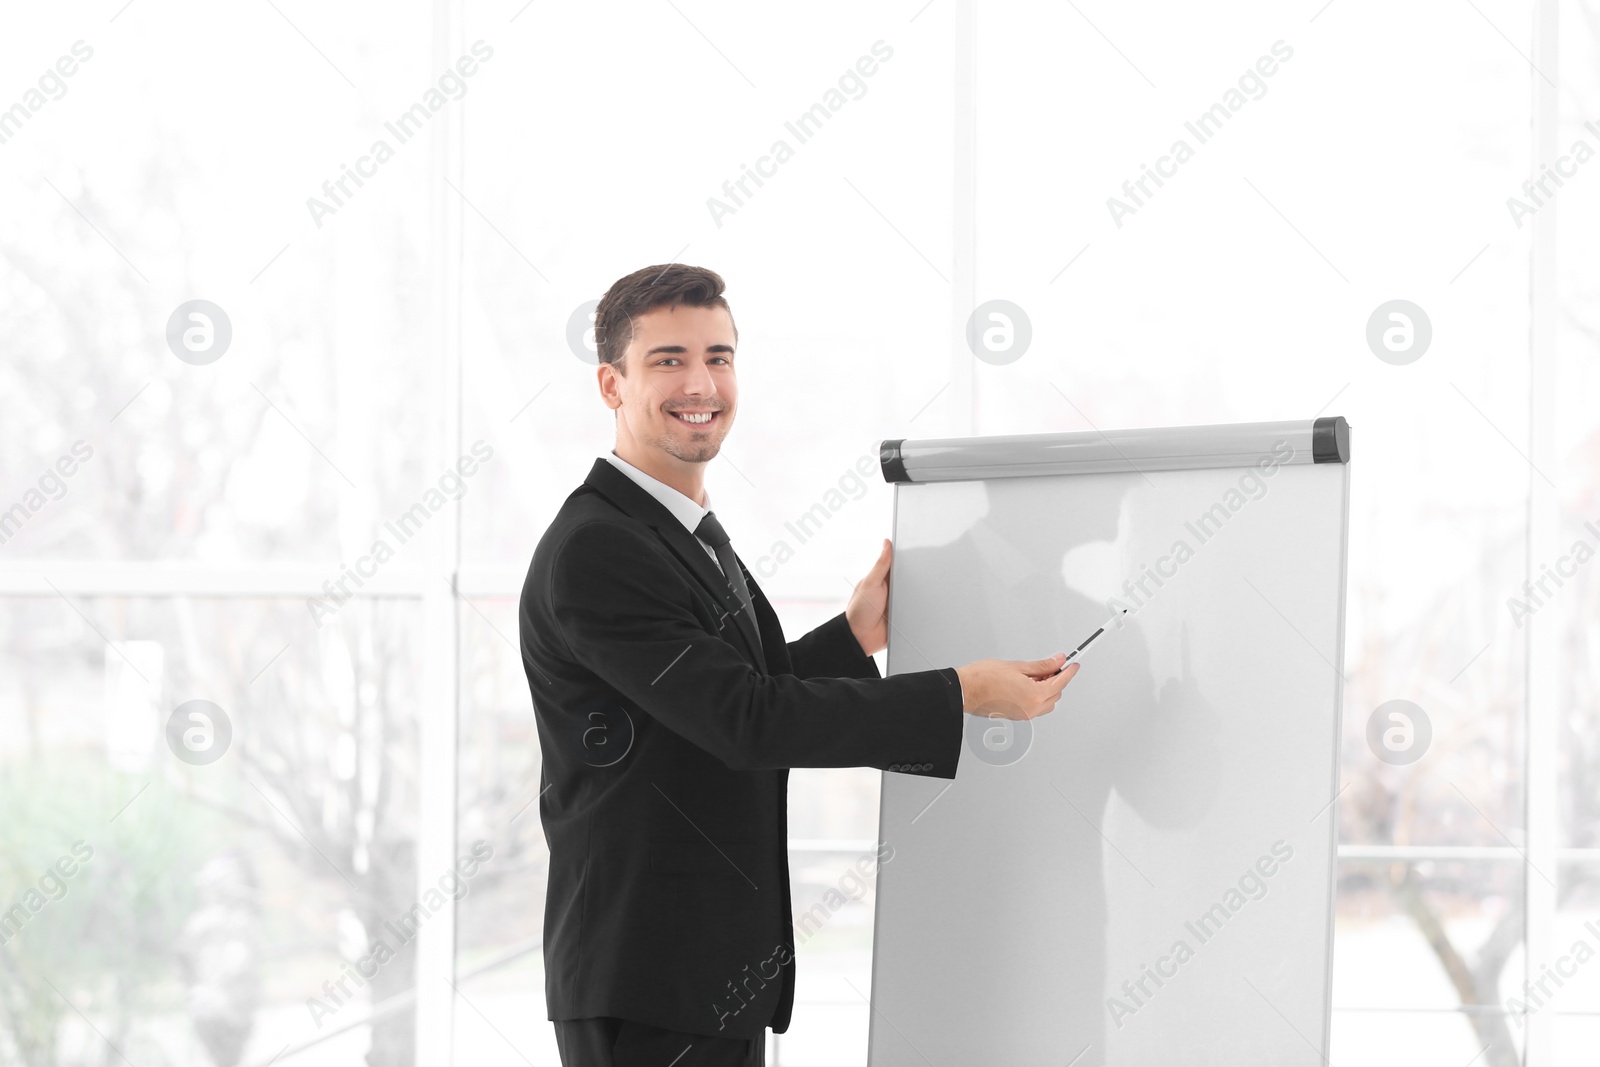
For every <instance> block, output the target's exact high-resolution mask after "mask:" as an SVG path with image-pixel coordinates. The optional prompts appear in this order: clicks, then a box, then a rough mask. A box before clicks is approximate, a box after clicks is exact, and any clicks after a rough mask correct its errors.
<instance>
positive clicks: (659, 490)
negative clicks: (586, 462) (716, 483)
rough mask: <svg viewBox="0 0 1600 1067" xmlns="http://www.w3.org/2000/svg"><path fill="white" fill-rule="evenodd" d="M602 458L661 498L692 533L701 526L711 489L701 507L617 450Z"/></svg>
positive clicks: (709, 508)
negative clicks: (704, 504)
mask: <svg viewBox="0 0 1600 1067" xmlns="http://www.w3.org/2000/svg"><path fill="white" fill-rule="evenodd" d="M600 458H602V459H604V460H607V461H609V462H610V463H611V465H612V466H613V467H615V468H617V470H619V471H621V472H622V473H623V474H626V475H627V476H628V477H629V478H632V479H633V480H634V481H635V482H636V483H638V485H639V488H641V489H643V490H644V491H645V492H647V493H649V494H650V495H651V496H653V497H655V498H656V499H657V500H659V501H660V502H661V505H662V507H664V508H666V509H667V510H668V511H670V512H672V517H673V518H675V519H677V520H678V521H679V522H681V523H683V527H684V529H686V530H688V531H689V532H690V533H694V532H695V530H696V529H698V528H699V526H700V520H701V519H704V518H705V517H706V512H708V511H710V510H711V492H710V490H707V491H706V506H705V507H701V506H700V505H699V504H696V503H695V502H694V501H693V500H690V499H689V498H688V497H686V496H684V495H683V494H682V493H680V492H678V490H676V489H674V488H672V486H670V485H668V484H667V483H666V482H663V481H662V480H661V479H659V478H656V477H654V476H652V475H649V474H646V473H645V472H644V471H642V470H640V469H639V468H638V467H635V466H634V465H633V464H632V463H629V462H628V461H627V460H625V459H623V458H622V457H621V456H619V455H617V454H616V453H615V452H607V453H605V454H604V455H603V456H601V457H600Z"/></svg>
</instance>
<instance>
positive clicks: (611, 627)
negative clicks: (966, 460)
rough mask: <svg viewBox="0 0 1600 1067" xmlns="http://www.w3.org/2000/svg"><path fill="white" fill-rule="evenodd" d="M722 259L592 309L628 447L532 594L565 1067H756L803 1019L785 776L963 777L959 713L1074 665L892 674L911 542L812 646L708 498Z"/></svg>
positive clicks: (1031, 708)
mask: <svg viewBox="0 0 1600 1067" xmlns="http://www.w3.org/2000/svg"><path fill="white" fill-rule="evenodd" d="M722 293H723V282H722V279H721V278H720V277H719V276H718V275H717V274H716V273H715V272H713V271H710V270H706V269H704V268H700V267H689V266H684V265H681V264H668V265H664V266H655V267H647V268H645V269H644V270H640V271H636V272H634V273H633V274H630V275H628V276H627V277H625V278H622V279H620V280H618V281H617V282H616V283H615V284H613V285H612V286H611V288H610V289H609V290H608V291H607V292H606V294H605V296H604V298H602V299H601V301H600V304H599V307H598V308H597V309H596V313H595V336H596V338H597V341H598V345H599V355H600V365H599V367H598V370H597V373H598V382H599V387H600V397H601V399H602V400H603V401H604V402H605V404H606V406H607V407H609V408H611V409H612V410H613V411H614V412H615V413H616V445H615V447H614V448H613V450H612V451H611V452H610V453H609V454H606V455H603V456H601V457H600V458H598V459H597V460H595V462H594V466H593V467H592V468H591V469H590V471H589V474H588V476H587V477H586V478H585V479H584V482H583V484H582V485H580V486H579V487H578V488H577V489H576V490H574V491H573V492H572V494H571V495H570V496H568V497H567V499H566V500H565V502H564V503H563V504H562V506H561V509H560V511H559V512H558V513H557V515H556V517H555V520H554V521H553V522H552V523H551V525H550V528H549V529H548V530H546V531H545V533H544V536H543V537H541V538H540V539H539V545H538V547H537V549H535V551H534V554H533V562H532V564H531V565H530V567H529V568H528V576H527V580H526V582H525V583H524V585H523V589H522V602H521V610H520V617H519V625H520V632H521V639H522V657H523V666H524V669H525V671H526V673H527V676H528V685H529V688H530V690H531V691H532V694H533V704H534V717H535V720H536V723H537V726H538V731H539V746H540V750H541V755H542V758H543V767H542V770H541V773H540V783H539V784H540V790H539V815H540V818H541V820H542V821H543V824H544V832H545V839H546V841H547V842H548V843H549V846H550V867H549V885H548V890H547V895H546V899H545V922H544V962H545V1000H546V1008H547V1012H548V1017H549V1018H550V1019H551V1020H552V1021H553V1022H554V1024H555V1030H556V1042H557V1045H558V1046H559V1048H560V1051H561V1058H562V1063H563V1064H566V1065H567V1067H577V1065H582V1067H646V1065H648V1067H666V1065H668V1064H671V1065H672V1067H730V1065H737V1067H750V1065H760V1064H763V1063H764V1062H765V1031H766V1029H767V1028H768V1027H769V1026H770V1027H771V1029H772V1030H773V1031H775V1032H777V1033H782V1032H784V1031H785V1030H786V1029H788V1025H789V1018H790V1013H791V1008H792V1006H793V1002H794V931H793V927H792V925H791V908H790V898H789V866H788V853H787V845H786V842H787V838H788V809H787V788H788V769H789V768H791V767H876V768H879V769H882V770H886V771H894V772H898V773H903V774H922V775H929V776H932V777H936V778H953V777H955V774H956V764H957V761H958V759H959V756H960V751H961V744H962V736H963V731H962V723H963V719H962V713H963V712H969V713H973V714H987V715H1001V716H1004V717H1007V718H1018V719H1021V718H1033V717H1035V716H1038V715H1042V714H1044V713H1046V712H1048V711H1050V710H1051V709H1052V708H1053V707H1054V706H1055V703H1056V701H1057V699H1058V698H1059V696H1060V694H1061V690H1062V688H1063V687H1064V686H1065V685H1066V684H1067V683H1068V682H1069V681H1071V679H1072V677H1073V675H1074V674H1076V673H1077V669H1078V668H1077V665H1076V664H1074V665H1072V666H1071V667H1069V668H1067V669H1066V670H1065V671H1062V672H1061V673H1060V674H1056V673H1054V672H1055V671H1056V670H1057V668H1059V667H1060V665H1061V663H1062V661H1063V659H1064V656H1063V655H1062V654H1060V653H1058V654H1056V655H1055V656H1051V657H1049V658H1048V659H1042V660H1020V661H1019V660H992V659H991V660H980V661H978V662H976V663H970V664H967V665H966V666H963V667H959V668H957V667H945V668H942V669H940V670H930V671H920V672H916V673H909V674H899V675H895V676H894V677H892V678H882V677H881V676H880V675H879V672H878V669H877V665H876V663H875V661H874V660H873V659H872V654H873V653H875V652H878V651H880V650H881V649H883V648H884V647H886V645H887V643H888V620H887V618H886V616H885V605H886V604H887V603H888V588H889V565H890V553H891V547H890V545H889V543H888V542H887V541H885V542H884V546H883V551H882V554H881V555H880V556H879V558H878V561H877V563H876V564H874V565H873V567H872V570H871V572H870V573H869V574H868V575H867V576H866V577H865V578H863V579H862V580H861V581H860V582H859V583H858V584H857V585H856V586H855V589H854V591H853V592H852V593H851V596H850V600H849V603H848V605H847V607H846V608H845V610H844V611H842V612H840V613H839V614H838V615H835V616H834V617H833V618H831V619H829V620H828V621H827V622H825V623H823V624H822V625H821V626H819V627H817V628H816V629H815V630H812V631H811V632H810V633H808V634H806V635H805V636H803V637H800V638H799V639H797V640H795V641H786V640H785V639H784V634H783V628H782V626H781V625H780V623H779V621H778V617H777V614H776V613H775V612H774V611H773V609H772V605H771V604H770V603H768V601H767V599H766V597H765V596H763V595H762V592H761V589H760V587H759V586H757V585H756V582H755V579H754V577H753V576H751V574H750V572H749V570H748V569H747V568H745V567H744V566H743V564H742V563H741V562H740V561H739V558H738V556H737V555H736V554H735V553H734V551H733V547H732V543H731V540H730V537H729V534H728V532H727V531H726V530H724V529H723V527H722V524H721V523H720V522H719V521H718V520H717V517H716V515H715V514H714V513H713V512H712V511H711V510H710V508H711V501H710V498H709V497H708V495H707V493H706V491H705V487H704V480H705V468H706V464H707V463H709V462H710V461H711V460H712V459H714V458H715V457H716V455H717V453H718V452H719V451H720V450H721V448H722V442H723V440H724V439H725V438H726V437H727V435H728V432H729V431H730V430H731V429H732V428H733V423H734V417H735V415H736V413H737V409H738V396H739V393H738V382H737V380H736V378H735V369H734V368H735V361H736V349H737V347H738V336H739V335H738V331H737V329H736V328H735V327H734V324H733V316H732V314H731V312H730V311H729V308H728V303H727V300H726V299H725V298H724V297H723V295H722Z"/></svg>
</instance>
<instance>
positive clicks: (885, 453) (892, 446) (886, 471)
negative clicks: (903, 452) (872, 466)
mask: <svg viewBox="0 0 1600 1067" xmlns="http://www.w3.org/2000/svg"><path fill="white" fill-rule="evenodd" d="M903 444H905V438H904V437H900V438H896V439H895V440H893V441H884V442H883V443H882V444H881V445H879V446H878V464H879V466H881V467H882V468H883V480H884V481H886V482H888V483H889V484H891V485H893V484H894V483H896V482H909V481H910V480H911V479H910V478H908V477H907V476H906V464H905V460H903V459H901V458H900V446H901V445H903Z"/></svg>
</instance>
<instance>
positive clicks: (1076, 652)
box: [1056, 608, 1128, 674]
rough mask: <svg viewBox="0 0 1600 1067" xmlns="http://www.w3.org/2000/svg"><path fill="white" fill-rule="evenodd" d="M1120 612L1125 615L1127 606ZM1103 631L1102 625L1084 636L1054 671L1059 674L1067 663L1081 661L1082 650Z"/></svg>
mask: <svg viewBox="0 0 1600 1067" xmlns="http://www.w3.org/2000/svg"><path fill="white" fill-rule="evenodd" d="M1122 613H1123V614H1124V615H1126V614H1127V613H1128V609H1127V608H1123V609H1122ZM1106 625H1107V626H1109V625H1110V623H1107V624H1106ZM1105 632H1106V627H1105V626H1102V627H1100V628H1099V629H1098V630H1096V631H1095V632H1094V633H1092V634H1090V635H1089V636H1088V637H1085V638H1084V639H1083V643H1082V644H1080V645H1079V646H1078V647H1077V648H1075V649H1073V650H1072V651H1071V652H1068V653H1067V658H1066V659H1065V660H1064V661H1062V664H1061V669H1060V670H1058V671H1056V674H1060V673H1061V671H1064V670H1066V669H1067V665H1068V664H1072V663H1080V662H1082V660H1083V655H1084V652H1085V650H1087V649H1088V647H1089V644H1090V642H1092V641H1093V640H1094V639H1095V638H1097V637H1099V636H1100V635H1101V634H1103V633H1105Z"/></svg>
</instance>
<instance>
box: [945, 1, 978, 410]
mask: <svg viewBox="0 0 1600 1067" xmlns="http://www.w3.org/2000/svg"><path fill="white" fill-rule="evenodd" d="M977 22H978V20H977V13H976V11H975V10H974V0H955V2H954V4H953V5H952V14H951V18H950V34H951V46H952V49H951V51H952V58H951V68H952V72H953V74H954V82H953V86H952V88H953V90H954V98H955V99H954V111H953V114H952V116H951V118H952V120H953V123H954V130H955V138H954V145H953V151H952V156H953V159H952V163H953V181H952V183H951V196H952V200H951V212H950V214H951V221H952V222H953V224H954V227H955V229H954V234H953V237H954V239H953V240H952V241H951V245H950V249H951V251H950V257H951V261H952V262H951V266H952V273H951V275H950V423H949V427H948V431H947V433H948V436H950V437H965V436H968V435H970V434H971V433H972V432H973V426H974V424H975V421H976V417H977V396H976V391H975V384H976V383H975V372H976V367H975V366H974V364H976V363H977V360H976V359H975V358H974V357H973V354H972V350H971V349H970V348H968V347H967V318H968V316H970V315H971V314H972V309H973V308H975V307H977V306H978V55H977V52H978V47H977V32H978V27H977Z"/></svg>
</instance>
